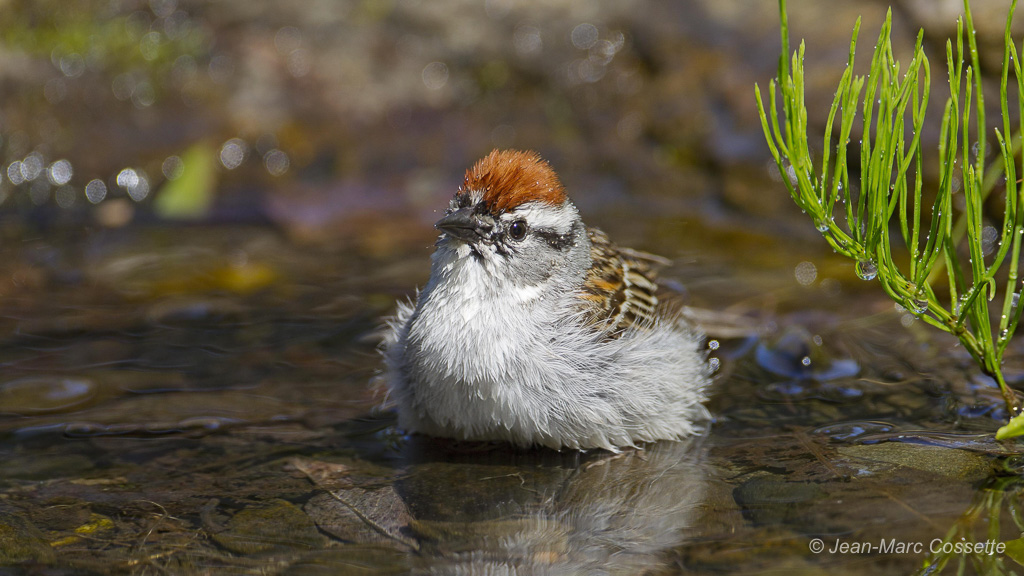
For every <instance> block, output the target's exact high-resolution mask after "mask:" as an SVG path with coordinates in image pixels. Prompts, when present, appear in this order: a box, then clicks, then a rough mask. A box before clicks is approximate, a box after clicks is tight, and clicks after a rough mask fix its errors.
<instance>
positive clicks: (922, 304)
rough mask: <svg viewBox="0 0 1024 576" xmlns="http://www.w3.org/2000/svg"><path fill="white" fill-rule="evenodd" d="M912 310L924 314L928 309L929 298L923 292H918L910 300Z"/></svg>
mask: <svg viewBox="0 0 1024 576" xmlns="http://www.w3.org/2000/svg"><path fill="white" fill-rule="evenodd" d="M910 311H911V312H913V313H914V314H918V315H920V314H924V313H925V312H927V311H928V299H927V298H925V297H924V295H923V294H917V295H915V296H914V299H913V300H911V301H910Z"/></svg>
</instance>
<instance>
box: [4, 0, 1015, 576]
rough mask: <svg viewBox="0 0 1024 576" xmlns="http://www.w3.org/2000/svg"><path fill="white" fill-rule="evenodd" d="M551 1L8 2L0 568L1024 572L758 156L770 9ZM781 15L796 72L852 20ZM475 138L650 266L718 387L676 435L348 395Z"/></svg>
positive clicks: (1010, 535)
mask: <svg viewBox="0 0 1024 576" xmlns="http://www.w3.org/2000/svg"><path fill="white" fill-rule="evenodd" d="M548 4H550V6H546V7H539V6H532V7H531V6H526V5H519V4H516V3H505V2H488V3H486V6H485V7H484V8H480V7H475V8H473V9H468V8H466V6H463V5H462V4H460V3H458V2H430V3H427V2H415V1H402V2H395V3H380V4H379V5H378V3H363V4H359V5H354V4H353V5H349V4H345V3H327V4H320V5H307V6H305V7H299V6H298V5H295V6H292V5H289V4H281V3H259V2H257V3H243V2H219V3H217V4H216V5H215V6H214V5H205V4H201V3H190V2H184V1H174V0H152V1H150V2H132V1H125V2H114V3H109V2H82V3H79V4H76V6H77V8H76V12H74V13H67V12H65V11H63V9H64V8H66V5H65V3H60V2H49V1H40V2H35V3H13V4H12V5H11V6H8V7H7V8H10V9H11V12H10V14H11V16H10V18H9V19H5V20H4V21H3V22H0V32H4V35H3V36H2V37H3V38H4V42H5V43H4V44H3V45H2V46H0V64H3V66H0V70H2V72H0V74H3V75H4V77H3V81H4V91H5V95H7V96H9V97H5V98H4V99H0V166H2V168H3V171H2V175H0V197H2V198H0V200H2V202H0V366H2V367H3V371H2V372H0V463H2V464H0V573H4V574H6V573H15V574H17V573H39V572H43V573H47V574H78V573H131V574H135V573H138V574H149V573H218V574H220V573H246V574H248V573H255V572H259V573H282V574H287V573H292V574H307V573H324V574H337V573H344V574H349V573H352V574H357V573H358V574H392V573H394V574H404V573H409V572H413V573H424V574H449V573H486V574H512V573H516V574H524V573H525V574H530V573H538V574H540V573H542V574H551V573H554V574H563V573H564V574H578V573H610V574H638V573H645V574H663V573H664V574H671V573H678V572H682V571H686V572H694V573H706V574H719V573H745V574H747V573H750V574H757V573H797V574H799V573H807V574H817V573H822V572H828V573H836V574H878V573H899V574H905V573H913V572H915V571H918V570H922V571H923V573H940V572H945V573H956V572H958V571H960V570H961V569H962V571H963V572H964V573H968V574H970V573H978V574H983V573H995V572H999V571H1010V570H1014V569H1015V568H1019V566H1017V564H1018V563H1019V562H1018V561H1020V563H1024V545H1022V544H1021V543H1020V542H1019V540H1018V539H1019V537H1020V535H1021V533H1022V531H1024V517H1022V515H1021V512H1020V496H1021V494H1022V486H1021V481H1020V478H1021V471H1022V469H1024V466H1022V461H1021V460H1020V457H1019V456H1018V455H1017V454H1016V453H1015V452H1016V451H1015V445H1014V444H1006V445H1004V444H1000V443H996V442H995V441H994V440H993V437H992V434H993V432H994V431H995V429H996V428H997V427H998V426H999V425H1000V423H1001V422H1002V421H1003V420H1004V419H1005V416H1006V415H1005V413H1004V410H1003V408H1002V400H1001V398H1000V396H999V394H998V392H997V391H996V389H995V387H994V386H993V384H992V382H991V381H989V380H988V379H986V378H983V377H981V376H980V375H979V374H978V372H977V370H976V369H975V368H974V366H973V364H972V362H971V360H970V358H969V357H968V356H967V355H966V354H965V353H964V351H963V350H962V349H961V348H959V347H958V346H957V345H956V342H955V341H954V340H952V339H950V338H948V337H945V336H943V335H940V334H936V333H934V331H933V330H931V329H930V328H929V327H927V326H925V325H924V324H923V323H922V322H920V321H918V320H915V319H914V318H913V316H912V315H910V314H908V313H907V312H906V311H904V310H898V309H895V308H894V307H893V305H892V304H891V302H889V301H888V300H887V299H886V298H885V297H884V295H882V294H881V291H880V290H879V289H878V286H877V283H875V282H865V281H862V280H860V279H858V277H857V274H856V272H855V269H854V265H853V263H851V262H847V261H843V260H841V259H838V258H837V257H835V256H834V255H833V254H831V253H829V252H828V251H827V249H826V246H825V244H824V242H823V241H822V240H821V239H820V237H818V234H817V233H816V232H815V231H814V228H813V225H812V224H811V223H810V222H807V221H805V220H806V218H805V217H804V216H803V215H801V214H799V211H798V210H797V209H796V208H795V207H793V206H791V205H790V201H789V200H788V198H787V195H786V192H785V190H784V188H783V187H782V185H781V182H779V181H778V180H777V179H773V178H772V173H771V171H770V170H766V160H767V152H766V150H765V149H764V143H763V139H762V136H761V134H760V133H759V132H758V131H759V130H760V127H759V124H758V122H757V121H756V118H755V117H754V116H753V115H752V113H751V110H752V109H753V104H752V102H753V99H752V95H751V87H752V85H753V83H754V82H755V81H757V82H760V83H761V84H762V85H763V84H764V83H765V82H766V79H767V78H768V77H770V76H771V74H773V71H774V66H775V54H776V53H777V50H778V47H777V37H776V34H777V30H776V28H775V26H776V21H775V20H774V18H775V13H774V10H775V6H774V4H772V3H763V4H764V5H762V4H761V3H757V4H751V3H749V2H747V1H746V0H735V1H729V2H720V1H712V0H708V1H706V2H705V1H699V2H690V3H654V4H649V5H645V6H644V9H639V7H638V5H634V4H632V3H628V2H627V3H615V4H608V5H603V4H593V5H590V4H587V5H580V4H579V3H572V2H565V3H559V2H553V3H548ZM792 4H793V5H797V4H799V6H797V7H796V8H791V10H792V16H793V20H792V22H793V26H794V28H798V29H799V30H800V31H801V33H803V34H807V35H808V41H809V44H808V46H809V47H808V65H809V69H810V72H809V75H810V74H811V73H812V72H813V73H821V74H825V76H826V80H827V77H828V76H827V75H828V73H829V71H833V72H834V70H833V69H832V67H833V66H834V65H835V62H833V61H832V60H830V58H831V56H833V55H836V54H838V55H839V58H840V59H839V61H840V62H842V61H845V57H846V54H845V50H846V40H845V39H844V37H845V36H846V35H847V34H848V29H849V27H851V26H852V21H853V18H854V17H855V16H856V14H858V13H864V14H865V25H864V26H865V28H866V29H867V28H871V27H872V26H874V25H875V24H873V23H874V22H877V21H878V19H879V18H880V16H881V12H880V10H881V7H880V6H876V5H874V4H871V5H865V4H863V3H859V2H836V3H830V4H829V5H828V6H827V7H825V8H821V7H820V6H817V7H816V6H815V4H814V3H804V4H800V3H796V2H794V3H792ZM915 6H916V4H914V3H905V4H904V7H905V8H907V11H906V13H904V14H902V16H901V15H900V14H898V15H897V30H896V37H897V38H900V37H901V36H906V37H912V34H913V30H912V29H913V26H914V25H915V23H913V22H910V23H908V22H906V21H903V20H901V18H907V17H911V16H914V15H915V14H916V10H915ZM822 10H827V12H826V13H823V12H822ZM980 14H981V12H980V11H979V13H978V14H976V19H978V20H979V22H981V21H982V20H983V17H982V16H981V15H980ZM847 16H849V18H847ZM916 17H918V18H920V17H922V16H920V15H918V16H916ZM823 22H827V23H830V24H831V26H829V25H822V23H823ZM811 23H813V25H812V24H811ZM995 29H997V30H998V29H999V27H998V26H997V27H996V28H995ZM818 55H821V56H818ZM828 84H829V81H822V82H821V84H820V85H815V86H814V87H812V91H813V93H812V95H811V96H810V98H809V101H811V102H812V103H813V102H819V103H820V102H827V99H828V98H830V97H831V92H830V90H831V87H830V86H828ZM40 95H42V96H43V99H42V100H41V99H40ZM493 146H499V147H504V146H516V147H523V148H536V149H539V150H541V152H542V153H543V154H544V155H545V157H547V158H548V159H549V160H550V161H551V162H552V164H553V165H554V166H555V168H556V169H557V170H558V171H559V173H560V175H561V176H562V178H563V180H564V181H565V184H566V186H567V188H568V189H569V192H570V195H571V196H572V197H573V198H574V199H575V200H576V202H577V204H578V205H579V207H580V210H581V213H582V214H583V215H584V217H585V219H586V221H587V222H588V223H589V224H594V225H599V226H600V227H602V228H603V229H605V230H606V231H607V232H608V233H609V235H610V236H611V237H612V238H613V239H615V240H616V241H617V242H619V243H621V244H623V245H627V246H634V247H636V248H641V249H644V250H648V251H651V252H654V253H658V254H664V255H666V256H668V257H671V258H672V259H673V261H674V264H673V265H672V266H670V267H669V268H668V269H667V270H666V271H665V272H664V274H663V278H662V284H663V285H664V286H665V287H666V289H667V290H669V291H672V292H675V293H676V295H677V296H678V297H679V298H681V299H682V300H683V301H685V302H686V303H687V304H688V305H689V306H690V307H691V314H692V315H693V317H694V318H695V319H697V321H698V322H700V323H701V324H702V325H703V326H704V328H705V329H706V330H707V331H708V332H709V335H710V341H711V342H713V346H712V348H713V349H712V351H711V355H712V356H713V357H714V358H715V359H716V360H717V362H718V364H719V370H718V373H717V375H716V378H715V383H714V386H713V390H712V399H711V401H710V405H709V407H710V409H711V411H712V413H713V414H714V416H715V420H714V422H713V424H712V426H711V428H710V430H709V432H708V433H707V434H706V435H705V436H702V437H700V438H695V439H693V440H691V441H688V442H679V443H668V442H666V443H659V444H654V445H648V446H645V447H644V448H643V449H642V450H627V451H624V452H623V453H621V454H609V453H605V452H588V453H579V452H571V451H567V452H555V451H549V450H512V449H510V448H508V447H506V446H503V445H496V444H478V443H454V442H448V441H441V440H435V439H430V438H424V437H418V436H407V435H404V434H403V433H402V431H401V430H398V429H397V428H396V423H395V419H394V415H393V414H391V413H390V412H388V411H382V410H379V409H378V408H377V406H378V404H379V402H380V395H379V392H378V391H377V384H378V383H377V378H378V375H379V371H380V367H381V366H380V359H379V356H378V354H377V351H376V345H377V342H378V341H379V337H380V329H381V326H382V318H383V317H385V316H386V315H387V314H390V313H391V312H392V311H393V310H394V305H395V302H396V301H397V300H398V299H401V298H406V297H409V296H410V295H411V294H412V293H413V290H414V288H415V286H418V285H422V284H423V282H424V281H425V280H426V276H427V273H428V261H429V260H428V259H429V254H430V250H431V244H432V242H433V239H434V234H435V232H434V230H433V229H432V228H431V223H432V222H433V221H434V220H435V219H436V217H437V214H438V213H439V211H440V210H441V209H442V208H443V207H444V205H445V202H446V201H447V197H448V196H449V195H450V194H451V193H452V192H453V191H454V190H455V188H456V187H457V186H458V184H459V182H460V180H461V174H462V171H463V170H465V168H466V167H467V166H468V165H469V164H470V163H471V162H472V161H473V160H475V159H476V158H477V157H479V156H480V155H482V154H483V153H486V152H487V151H489V150H490V148H491V147H493ZM1014 346H1015V347H1016V348H1014V349H1011V350H1010V353H1009V354H1008V363H1007V376H1008V379H1009V380H1010V381H1011V383H1013V384H1016V385H1020V383H1021V380H1022V379H1024V372H1022V371H1021V370H1019V369H1018V368H1017V367H1018V366H1019V365H1020V358H1021V354H1020V352H1021V351H1020V349H1019V343H1015V345H1014ZM964 543H970V544H975V543H980V544H981V547H980V548H981V549H980V551H977V550H973V549H972V550H971V551H970V552H969V553H965V552H963V546H964ZM819 544H820V546H822V549H820V550H819V549H818V548H817V546H818V545H819ZM956 544H959V545H960V548H959V549H957V548H956V547H955V546H954V545H956ZM995 544H1003V545H1004V546H1005V549H1004V550H1002V551H1000V552H996V553H991V554H990V553H989V552H991V551H992V547H993V546H994V545H995ZM986 546H987V547H986ZM925 565H927V566H929V567H930V568H927V569H923V568H922V566H925Z"/></svg>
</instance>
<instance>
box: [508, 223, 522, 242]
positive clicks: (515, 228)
mask: <svg viewBox="0 0 1024 576" xmlns="http://www.w3.org/2000/svg"><path fill="white" fill-rule="evenodd" d="M508 237H509V238H511V239H513V240H516V241H519V240H522V239H523V238H526V222H525V221H523V220H516V221H515V222H513V223H512V225H511V226H509V227H508Z"/></svg>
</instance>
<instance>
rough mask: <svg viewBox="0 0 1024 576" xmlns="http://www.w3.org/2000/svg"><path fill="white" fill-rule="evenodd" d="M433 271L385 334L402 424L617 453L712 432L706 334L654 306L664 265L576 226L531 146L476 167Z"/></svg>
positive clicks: (447, 221)
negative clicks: (659, 270) (707, 396)
mask: <svg viewBox="0 0 1024 576" xmlns="http://www.w3.org/2000/svg"><path fill="white" fill-rule="evenodd" d="M434 226H435V227H436V228H437V229H438V230H440V231H441V236H440V237H439V238H438V241H437V249H436V250H435V251H434V254H433V256H432V258H431V272H430V280H429V281H428V282H427V285H426V287H424V288H423V290H422V291H421V292H419V294H418V295H417V298H416V302H415V304H411V303H400V304H399V306H398V312H397V314H396V316H395V317H393V318H391V319H390V321H389V322H388V333H387V335H386V336H385V339H384V342H383V345H382V346H383V354H384V357H385V365H386V370H385V381H386V384H387V388H388V392H389V395H390V400H391V401H393V402H394V403H395V404H397V407H398V415H399V426H400V427H402V428H403V429H405V430H406V431H410V432H420V433H423V434H428V435H431V436H441V437H448V438H457V439H464V440H504V441H508V442H511V443H512V444H515V445H518V446H524V447H525V446H534V445H542V446H547V447H550V448H555V449H560V448H575V449H588V448H604V449H607V450H613V451H614V450H616V449H617V448H622V447H627V446H636V444H637V443H638V442H651V441H655V440H662V439H672V440H675V439H679V438H682V437H684V436H688V435H692V434H694V433H696V432H698V431H700V430H701V429H702V424H703V422H704V421H706V420H707V418H708V413H707V410H706V409H705V408H704V406H703V404H702V403H703V401H704V400H705V389H706V388H707V386H708V383H709V380H710V373H711V370H710V368H709V367H708V363H707V361H706V358H705V352H704V351H703V350H702V345H701V342H702V339H703V337H702V335H701V334H699V333H698V332H697V331H696V330H695V329H694V328H692V327H690V326H689V325H688V324H687V323H686V322H685V321H684V320H683V319H682V318H681V317H680V315H679V312H678V308H676V309H672V308H671V307H668V306H666V305H665V304H663V303H659V301H658V298H657V296H656V294H655V293H656V291H657V284H656V283H655V272H656V269H657V268H658V267H659V266H663V265H665V264H666V263H667V261H665V260H664V259H662V258H660V257H657V256H653V255H651V254H645V253H643V252H637V251H634V250H629V249H625V248H619V247H618V246H616V245H614V244H612V243H611V242H610V241H609V240H608V237H607V236H606V235H605V234H604V233H603V232H601V231H600V230H597V229H596V228H589V227H587V226H586V225H585V224H584V223H583V220H581V219H580V216H579V213H578V212H577V210H576V206H575V205H573V203H572V202H571V201H570V200H569V198H568V197H567V196H566V194H565V190H564V189H563V188H562V185H561V183H560V182H559V181H558V177H557V176H556V175H555V173H554V171H553V170H552V169H551V167H550V166H548V164H547V163H546V162H545V161H544V160H542V159H541V158H540V156H538V155H537V154H536V153H535V152H520V151H511V150H503V151H498V150H495V151H493V152H491V153H490V154H489V155H488V156H487V157H485V158H483V159H482V160H480V161H479V162H477V163H476V165H475V166H473V168H471V169H470V170H468V171H467V172H466V178H465V181H464V182H463V184H462V186H461V187H460V188H459V190H458V191H457V192H456V193H455V196H454V197H453V198H452V200H451V203H450V205H449V208H448V210H447V211H446V213H445V216H444V217H443V218H441V219H440V220H438V221H437V223H436V224H435V225H434Z"/></svg>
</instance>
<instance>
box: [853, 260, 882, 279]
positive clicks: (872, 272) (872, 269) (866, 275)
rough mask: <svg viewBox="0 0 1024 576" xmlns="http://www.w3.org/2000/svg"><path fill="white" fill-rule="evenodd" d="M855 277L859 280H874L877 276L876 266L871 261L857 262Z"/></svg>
mask: <svg viewBox="0 0 1024 576" xmlns="http://www.w3.org/2000/svg"><path fill="white" fill-rule="evenodd" d="M856 268H857V277H858V278H860V279H861V280H874V279H875V277H876V276H878V266H876V265H875V263H874V262H872V261H871V260H861V261H860V262H857V266H856Z"/></svg>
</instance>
